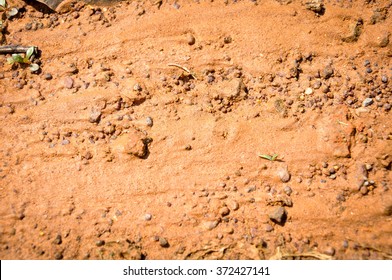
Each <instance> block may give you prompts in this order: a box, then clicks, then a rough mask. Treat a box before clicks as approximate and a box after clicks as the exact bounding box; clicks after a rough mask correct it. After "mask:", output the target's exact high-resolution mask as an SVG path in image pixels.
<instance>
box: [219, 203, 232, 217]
mask: <svg viewBox="0 0 392 280" xmlns="http://www.w3.org/2000/svg"><path fill="white" fill-rule="evenodd" d="M229 214H230V209H229V208H227V207H226V206H224V207H222V208H221V209H219V215H221V216H222V217H224V216H227V215H229Z"/></svg>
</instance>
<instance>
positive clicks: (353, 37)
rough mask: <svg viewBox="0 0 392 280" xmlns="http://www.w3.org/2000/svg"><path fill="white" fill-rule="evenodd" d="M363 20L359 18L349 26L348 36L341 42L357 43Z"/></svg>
mask: <svg viewBox="0 0 392 280" xmlns="http://www.w3.org/2000/svg"><path fill="white" fill-rule="evenodd" d="M362 29H363V20H362V19H361V18H360V19H358V20H356V21H354V22H352V23H350V25H349V32H348V34H346V35H344V36H343V37H342V41H343V42H345V43H353V42H356V41H358V39H359V36H360V35H361V34H362Z"/></svg>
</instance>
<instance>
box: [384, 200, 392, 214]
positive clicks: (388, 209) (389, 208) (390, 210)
mask: <svg viewBox="0 0 392 280" xmlns="http://www.w3.org/2000/svg"><path fill="white" fill-rule="evenodd" d="M383 215H384V216H392V203H390V204H387V205H385V206H384V210H383Z"/></svg>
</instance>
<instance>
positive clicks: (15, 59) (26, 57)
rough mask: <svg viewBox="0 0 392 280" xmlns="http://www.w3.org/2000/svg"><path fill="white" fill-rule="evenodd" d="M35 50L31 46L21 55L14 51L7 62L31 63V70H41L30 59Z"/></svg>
mask: <svg viewBox="0 0 392 280" xmlns="http://www.w3.org/2000/svg"><path fill="white" fill-rule="evenodd" d="M0 1H2V0H0ZM35 52H36V47H30V48H28V49H27V51H26V54H25V55H24V56H21V55H20V54H16V53H14V54H12V56H11V57H9V58H8V59H7V62H8V63H9V64H14V63H21V64H28V65H30V66H29V68H30V71H31V72H36V71H38V70H39V65H38V64H36V63H32V62H31V60H30V59H31V58H32V56H33V54H34V53H35Z"/></svg>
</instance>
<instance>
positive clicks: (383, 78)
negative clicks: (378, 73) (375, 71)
mask: <svg viewBox="0 0 392 280" xmlns="http://www.w3.org/2000/svg"><path fill="white" fill-rule="evenodd" d="M381 82H383V83H384V84H386V83H388V77H387V76H386V75H382V77H381Z"/></svg>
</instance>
